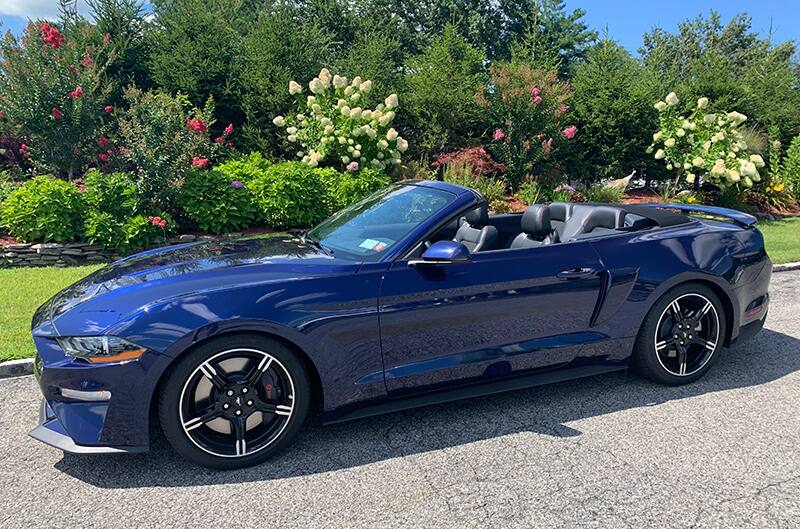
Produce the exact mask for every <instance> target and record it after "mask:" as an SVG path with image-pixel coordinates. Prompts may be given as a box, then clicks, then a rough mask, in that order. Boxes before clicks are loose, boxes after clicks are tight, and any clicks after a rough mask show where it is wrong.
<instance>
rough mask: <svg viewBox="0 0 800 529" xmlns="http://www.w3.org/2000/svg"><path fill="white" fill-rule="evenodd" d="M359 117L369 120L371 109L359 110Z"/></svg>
mask: <svg viewBox="0 0 800 529" xmlns="http://www.w3.org/2000/svg"><path fill="white" fill-rule="evenodd" d="M361 117H362V118H364V119H365V120H367V121H369V120H371V119H372V110H364V111H363V112H361Z"/></svg>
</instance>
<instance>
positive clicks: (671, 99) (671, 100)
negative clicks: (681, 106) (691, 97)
mask: <svg viewBox="0 0 800 529" xmlns="http://www.w3.org/2000/svg"><path fill="white" fill-rule="evenodd" d="M664 101H665V102H666V103H667V104H668V105H669V106H671V107H674V106H675V105H677V104H678V96H677V95H676V94H675V92H670V93H669V94H667V97H665V98H664Z"/></svg>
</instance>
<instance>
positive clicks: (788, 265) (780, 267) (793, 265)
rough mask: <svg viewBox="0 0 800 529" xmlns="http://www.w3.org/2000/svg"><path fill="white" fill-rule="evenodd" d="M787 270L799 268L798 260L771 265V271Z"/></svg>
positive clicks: (799, 262)
mask: <svg viewBox="0 0 800 529" xmlns="http://www.w3.org/2000/svg"><path fill="white" fill-rule="evenodd" d="M789 270H800V261H795V262H794V263H784V264H776V265H772V271H773V272H788V271H789Z"/></svg>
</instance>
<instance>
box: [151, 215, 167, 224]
mask: <svg viewBox="0 0 800 529" xmlns="http://www.w3.org/2000/svg"><path fill="white" fill-rule="evenodd" d="M163 220H164V219H162V218H161V217H151V218H150V222H151V223H152V224H153V226H159V225H160V224H161V221H163Z"/></svg>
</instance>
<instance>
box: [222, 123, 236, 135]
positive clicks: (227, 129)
mask: <svg viewBox="0 0 800 529" xmlns="http://www.w3.org/2000/svg"><path fill="white" fill-rule="evenodd" d="M222 133H223V134H224V135H225V136H230V135H231V134H233V123H228V126H227V127H225V130H224V131H223V132H222Z"/></svg>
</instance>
